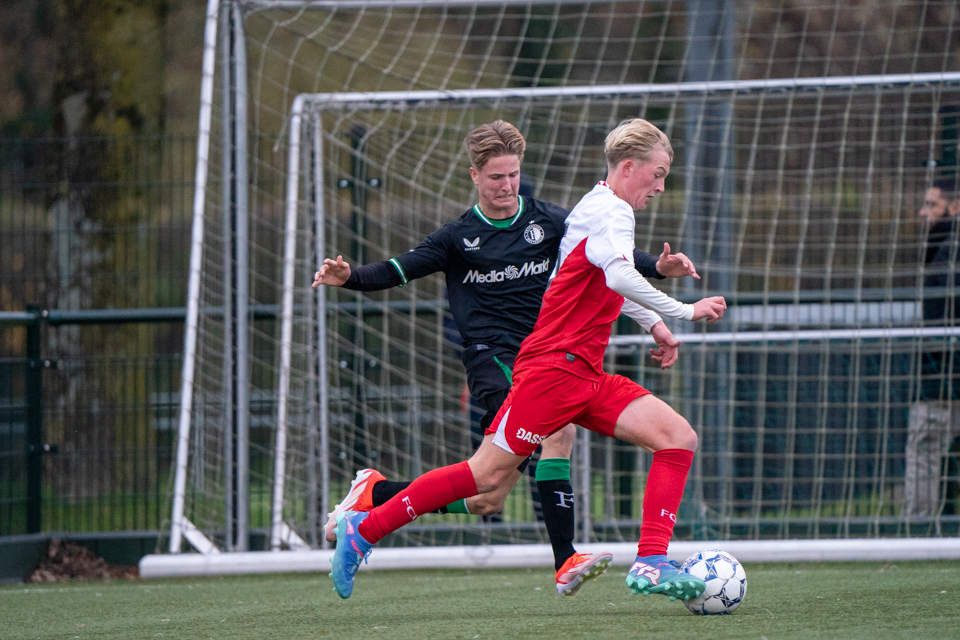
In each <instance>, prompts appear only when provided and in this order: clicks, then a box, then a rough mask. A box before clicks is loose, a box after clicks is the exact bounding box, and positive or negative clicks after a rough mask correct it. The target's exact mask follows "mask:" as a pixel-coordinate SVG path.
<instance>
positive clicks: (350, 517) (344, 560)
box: [330, 511, 373, 600]
mask: <svg viewBox="0 0 960 640" xmlns="http://www.w3.org/2000/svg"><path fill="white" fill-rule="evenodd" d="M368 515H370V514H369V513H361V512H358V511H344V512H343V513H341V514H340V515H338V516H337V550H336V551H335V552H334V554H333V556H332V557H331V558H330V564H332V565H333V571H331V572H330V577H331V578H333V590H334V591H336V592H337V595H338V596H340V597H341V598H343V599H344V600H346V599H347V598H349V597H350V594H351V593H353V579H354V577H356V575H357V571H359V570H360V562H366V561H367V558H369V557H370V554H371V553H373V544H372V543H370V542H367V541H366V540H364V539H363V536H362V535H360V532H359V531H357V527H358V526H360V523H361V522H363V521H364V520H366V519H367V516H368Z"/></svg>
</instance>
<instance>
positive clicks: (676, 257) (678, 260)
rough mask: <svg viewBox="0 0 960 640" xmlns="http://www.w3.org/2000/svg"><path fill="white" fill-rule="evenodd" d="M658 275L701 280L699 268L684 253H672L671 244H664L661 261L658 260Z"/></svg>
mask: <svg viewBox="0 0 960 640" xmlns="http://www.w3.org/2000/svg"><path fill="white" fill-rule="evenodd" d="M657 273H659V274H660V275H662V276H665V277H667V278H683V277H684V276H690V277H691V278H694V279H695V280H699V279H700V274H698V273H697V268H696V267H695V266H693V262H692V261H691V260H690V258H688V257H687V256H685V255H684V254H682V253H673V254H671V253H670V243H668V242H664V243H663V253H661V254H660V259H659V260H657Z"/></svg>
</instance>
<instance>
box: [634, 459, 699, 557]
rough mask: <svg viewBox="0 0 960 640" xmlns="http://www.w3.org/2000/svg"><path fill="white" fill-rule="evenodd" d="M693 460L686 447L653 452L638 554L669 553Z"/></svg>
mask: <svg viewBox="0 0 960 640" xmlns="http://www.w3.org/2000/svg"><path fill="white" fill-rule="evenodd" d="M691 464H693V451H687V450H686V449H661V450H660V451H657V452H655V453H654V454H653V464H651V465H650V473H649V474H647V487H646V489H644V491H643V519H642V521H641V523H640V545H639V547H638V548H637V555H640V556H665V555H667V545H669V544H670V538H671V536H673V525H675V524H676V522H677V509H679V508H680V499H681V498H683V488H684V486H686V484H687V473H688V472H689V471H690V465H691Z"/></svg>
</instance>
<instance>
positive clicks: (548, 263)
mask: <svg viewBox="0 0 960 640" xmlns="http://www.w3.org/2000/svg"><path fill="white" fill-rule="evenodd" d="M464 144H465V147H466V150H467V154H468V156H469V158H470V163H471V167H470V176H471V178H472V179H473V182H474V184H475V185H476V186H477V191H478V195H479V202H478V204H476V205H475V206H474V207H472V208H470V209H469V210H467V211H466V212H465V213H464V214H463V215H462V216H460V217H459V218H458V219H456V220H454V221H452V222H450V223H448V224H446V225H444V226H443V227H441V228H440V229H438V230H437V231H435V232H434V233H432V234H430V235H429V236H427V238H426V239H424V241H423V242H422V243H421V244H420V245H419V246H418V247H416V248H415V249H413V250H412V251H410V252H408V253H405V254H403V255H401V256H398V257H396V258H392V259H390V260H387V261H383V262H377V263H373V264H368V265H364V266H362V267H358V268H356V269H352V268H351V267H350V265H348V264H347V263H346V262H344V260H343V258H342V256H337V259H336V260H331V259H326V260H324V265H323V266H322V267H321V269H320V271H318V272H317V274H316V277H315V281H314V283H313V286H314V287H317V286H319V285H330V286H340V287H344V288H346V289H352V290H356V291H378V290H382V289H388V288H391V287H396V286H403V285H404V284H406V283H407V282H409V281H410V280H415V279H417V278H422V277H424V276H426V275H429V274H431V273H436V272H442V273H443V274H444V275H445V276H446V285H447V289H448V292H449V298H450V309H451V312H452V313H453V318H454V321H455V322H456V324H457V328H458V329H459V331H460V335H461V337H462V340H463V353H462V356H461V357H462V360H463V364H464V366H465V367H466V371H467V385H468V387H469V389H470V393H471V395H472V396H473V397H474V398H475V399H476V400H477V402H478V403H479V404H480V406H481V407H482V408H483V409H484V410H485V411H486V413H485V414H484V416H483V417H482V418H481V421H480V426H481V428H482V430H486V428H487V427H488V426H489V425H490V423H491V421H492V420H493V418H494V417H495V416H496V414H497V411H498V410H499V409H500V406H501V405H502V404H503V401H504V399H505V398H506V397H507V394H508V393H509V391H510V386H511V377H510V376H511V373H510V371H511V368H512V366H513V360H514V358H515V357H516V355H517V352H518V351H519V350H520V343H521V342H523V339H524V338H526V337H527V336H528V335H529V334H530V332H531V331H532V330H533V326H534V324H535V323H536V320H537V315H538V314H539V312H540V305H541V302H542V300H543V294H544V291H545V290H546V288H547V284H548V282H549V277H550V273H551V271H552V270H553V267H554V262H555V260H556V259H557V256H558V254H559V248H560V240H561V239H562V237H563V234H564V231H565V223H564V221H565V219H566V217H567V213H568V212H567V211H566V210H565V209H562V208H560V207H558V206H556V205H553V204H550V203H548V202H542V201H540V200H536V199H534V198H532V197H528V196H521V195H520V164H521V161H522V160H523V154H524V151H525V149H526V142H525V141H524V139H523V135H521V133H520V132H519V131H518V130H517V129H516V127H514V126H513V125H511V124H509V123H507V122H504V121H502V120H498V121H496V122H493V123H490V124H484V125H481V126H479V127H477V128H476V129H474V130H473V131H471V132H470V134H468V135H467V138H466V140H465V141H464ZM634 261H635V264H636V268H637V271H639V272H640V274H641V275H643V276H645V277H648V278H665V277H682V276H686V275H690V276H692V277H694V278H699V276H698V275H697V273H696V270H695V268H694V266H693V264H692V263H691V262H690V260H689V259H687V257H686V256H684V255H683V254H680V253H678V254H671V253H670V247H669V245H667V244H664V251H663V253H662V254H661V255H660V257H659V259H657V258H655V257H653V256H651V255H650V254H648V253H646V252H644V251H640V250H636V251H635V253H634ZM655 358H656V356H655ZM575 436H576V429H575V427H574V426H573V425H567V426H566V427H565V428H564V429H562V430H560V431H559V432H557V433H555V434H553V435H552V436H550V437H549V438H547V439H545V440H544V441H543V444H542V450H541V457H540V461H539V463H538V464H537V467H536V482H537V488H538V490H539V493H540V496H541V505H542V509H543V520H544V524H545V525H546V527H547V533H548V534H549V537H550V542H551V545H552V547H553V553H554V561H555V569H556V582H557V591H558V592H559V593H560V594H561V595H570V596H572V595H576V593H577V592H578V591H579V590H580V587H581V586H582V585H583V583H584V582H585V581H587V580H591V579H594V578H596V577H598V576H599V575H601V574H602V573H603V572H604V571H606V568H607V566H609V564H610V561H611V560H612V555H611V554H609V553H594V554H587V553H584V554H581V553H577V552H576V550H575V549H574V547H573V537H574V511H573V504H574V501H573V489H572V487H571V485H570V454H571V451H572V449H573V443H574V440H575ZM525 465H526V463H524V464H523V465H521V467H519V468H518V469H517V470H516V476H517V477H516V478H514V481H516V479H518V478H519V476H520V474H521V473H522V472H523V467H524V466H525ZM409 484H410V483H409V482H389V481H387V480H386V479H385V478H384V477H383V475H381V474H380V473H378V472H377V471H375V470H373V469H362V470H360V471H358V472H357V476H356V479H355V480H354V481H353V484H352V485H351V487H350V491H349V492H348V493H347V496H346V497H345V498H344V500H343V501H341V503H340V504H339V505H337V507H336V508H335V509H334V511H333V512H332V513H331V514H330V518H329V521H328V523H327V526H326V530H325V536H326V539H327V540H329V541H331V542H332V541H334V540H335V539H336V531H335V526H334V525H335V518H336V516H337V515H338V514H340V513H341V512H343V511H347V510H352V511H369V510H370V509H372V508H373V507H375V506H379V505H381V504H383V503H385V502H386V501H387V500H389V499H390V498H392V497H393V496H395V495H396V494H397V493H399V492H400V491H402V490H403V489H404V488H406V487H407V485H409ZM513 484H514V482H507V483H503V484H502V485H501V487H500V488H499V489H497V490H495V491H492V492H490V493H486V494H481V495H478V496H474V497H472V498H468V499H466V500H461V501H458V502H455V503H453V504H451V505H448V506H447V507H446V509H443V510H441V511H445V512H447V513H472V514H476V515H491V514H495V513H499V512H500V510H501V509H502V508H503V503H504V500H505V499H506V496H507V494H508V493H509V491H510V488H511V487H512V486H513Z"/></svg>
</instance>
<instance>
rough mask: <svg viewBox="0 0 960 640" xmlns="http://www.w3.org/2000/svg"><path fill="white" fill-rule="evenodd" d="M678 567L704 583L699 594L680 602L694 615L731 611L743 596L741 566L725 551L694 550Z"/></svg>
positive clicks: (744, 592) (744, 591) (745, 591)
mask: <svg viewBox="0 0 960 640" xmlns="http://www.w3.org/2000/svg"><path fill="white" fill-rule="evenodd" d="M680 570H681V571H686V572H687V573H689V574H691V575H695V576H697V577H698V578H700V579H702V580H703V581H704V583H706V585H707V588H706V589H705V590H704V592H703V594H702V595H701V596H700V597H698V598H694V599H692V600H685V601H684V603H683V604H685V605H686V606H687V609H690V611H692V612H694V613H695V614H697V615H701V616H709V615H714V614H718V613H733V611H735V610H736V608H737V607H739V606H740V603H741V602H743V598H744V596H746V595H747V574H746V573H745V572H744V570H743V565H742V564H740V563H739V562H738V561H737V559H736V558H734V557H733V556H732V555H730V554H729V553H727V552H726V551H721V550H720V549H708V550H707V551H698V552H697V553H695V554H693V555H692V556H690V557H689V558H687V559H686V560H684V561H683V564H682V565H680Z"/></svg>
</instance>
